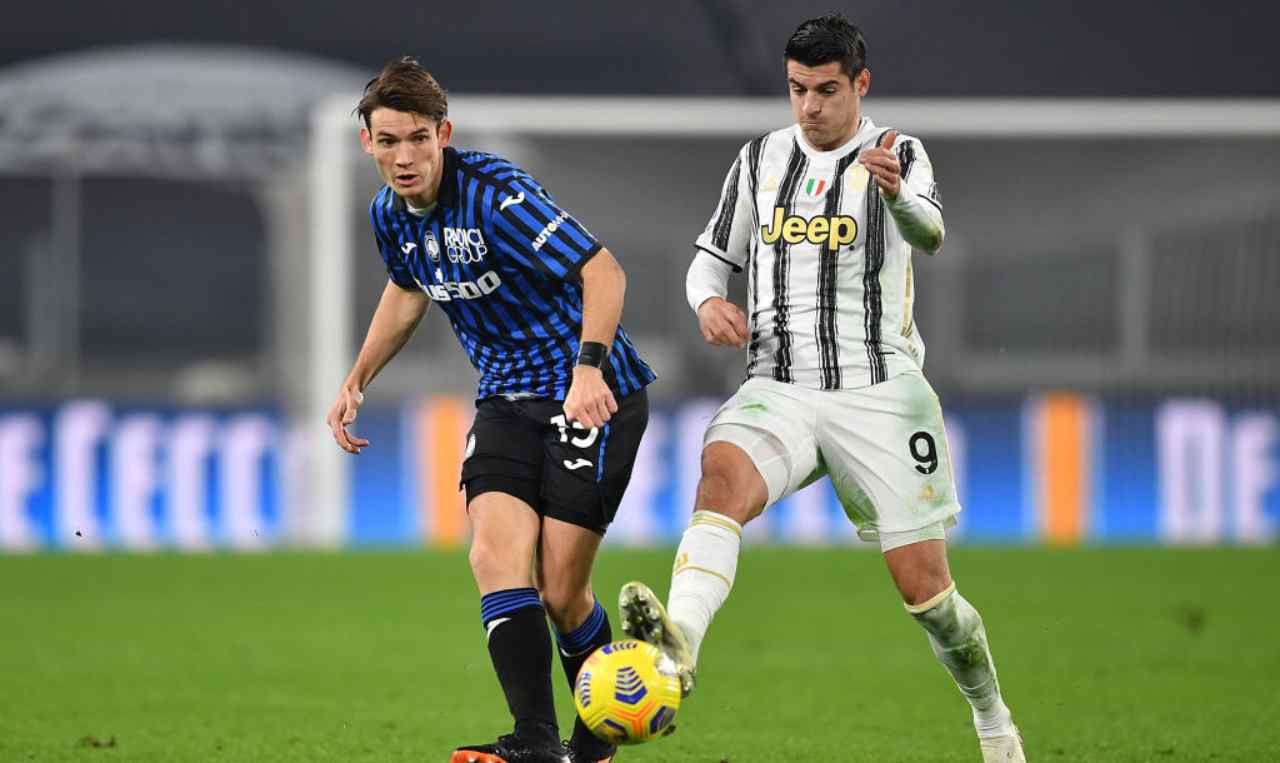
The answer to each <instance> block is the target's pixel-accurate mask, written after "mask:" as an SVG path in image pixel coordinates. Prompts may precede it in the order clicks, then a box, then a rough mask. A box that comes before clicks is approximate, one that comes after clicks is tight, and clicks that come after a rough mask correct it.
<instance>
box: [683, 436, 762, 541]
mask: <svg viewBox="0 0 1280 763" xmlns="http://www.w3.org/2000/svg"><path fill="white" fill-rule="evenodd" d="M714 446H715V443H713V444H712V446H710V447H708V448H707V449H706V450H704V451H703V453H702V477H701V479H699V480H698V496H697V502H696V508H697V509H699V510H703V511H714V512H716V513H717V514H723V515H725V516H727V517H729V518H730V519H732V520H734V521H736V522H737V523H738V524H741V525H745V524H746V523H747V522H749V521H751V520H752V519H754V518H755V517H757V516H759V515H760V512H762V511H763V510H764V504H765V502H766V501H767V500H768V490H767V488H764V487H763V479H762V478H760V477H758V475H757V474H756V472H755V466H754V465H753V464H752V463H751V461H750V460H749V459H747V457H746V455H745V454H741V453H740V452H739V454H737V457H736V458H735V457H734V456H731V455H729V454H726V453H725V452H724V451H723V450H720V449H717V448H715V447H714ZM752 477H756V479H755V480H754V481H753V480H752ZM755 482H759V483H760V484H758V485H757V484H754V483H755Z"/></svg>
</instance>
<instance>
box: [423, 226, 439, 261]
mask: <svg viewBox="0 0 1280 763" xmlns="http://www.w3.org/2000/svg"><path fill="white" fill-rule="evenodd" d="M426 243H427V256H429V257H430V258H431V261H432V262H439V261H440V242H438V241H436V234H434V233H432V232H431V231H427V240H426Z"/></svg>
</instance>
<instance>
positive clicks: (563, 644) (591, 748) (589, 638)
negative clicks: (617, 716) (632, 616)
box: [556, 599, 613, 756]
mask: <svg viewBox="0 0 1280 763" xmlns="http://www.w3.org/2000/svg"><path fill="white" fill-rule="evenodd" d="M610 641H613V629H612V628H610V627H609V616H608V615H606V614H605V612H604V607H601V606H600V601H599V599H597V600H596V606H595V608H594V609H592V610H591V614H589V615H587V619H586V620H584V621H583V623H582V625H579V626H578V627H577V628H574V629H573V630H572V631H570V632H569V633H563V634H562V633H557V634H556V642H557V644H558V646H559V652H560V664H561V665H563V666H564V675H565V678H567V679H569V690H570V691H573V683H574V681H575V680H577V678H578V672H579V671H580V670H582V663H584V662H586V661H587V658H588V657H590V656H591V653H592V652H594V651H595V650H597V649H599V648H600V647H602V646H604V645H605V644H607V643H609V642H610ZM573 744H574V746H575V747H577V748H578V750H580V751H582V752H583V753H586V754H587V755H588V756H591V755H593V754H599V755H605V754H607V753H608V752H609V750H611V749H612V747H613V746H612V745H610V744H609V743H607V742H603V741H601V740H600V739H599V738H597V737H596V735H595V734H592V733H591V732H590V731H589V730H588V729H587V727H586V726H584V725H583V724H582V719H581V718H578V717H576V716H575V717H574V720H573Z"/></svg>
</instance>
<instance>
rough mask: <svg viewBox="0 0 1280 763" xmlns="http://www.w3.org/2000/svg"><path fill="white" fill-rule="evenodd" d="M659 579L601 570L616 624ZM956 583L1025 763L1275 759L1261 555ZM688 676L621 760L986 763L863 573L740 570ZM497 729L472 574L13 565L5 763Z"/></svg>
mask: <svg viewBox="0 0 1280 763" xmlns="http://www.w3.org/2000/svg"><path fill="white" fill-rule="evenodd" d="M670 560H671V551H670V550H659V551H618V550H610V551H606V552H605V553H604V554H603V555H602V557H601V559H600V561H599V564H598V566H597V572H596V578H595V583H596V588H597V591H598V593H599V595H600V598H601V600H602V601H604V602H605V603H606V606H607V608H608V609H609V610H610V613H611V614H610V616H611V617H612V618H614V619H615V621H616V615H615V614H613V612H614V610H615V607H614V602H613V600H614V597H615V596H616V593H617V590H618V587H619V586H620V585H621V584H622V583H623V582H625V581H626V580H628V579H631V578H639V579H642V580H647V581H650V582H651V583H652V584H653V585H654V587H655V588H656V589H657V590H659V591H660V592H664V591H665V589H666V586H667V583H668V572H667V571H668V569H669V565H670ZM952 566H953V570H954V573H955V577H956V579H957V581H958V583H959V586H960V590H961V591H963V592H964V594H965V596H966V597H968V598H969V600H970V601H972V602H973V603H974V605H975V606H977V607H978V609H979V611H981V612H982V614H983V616H984V618H985V620H986V623H987V629H988V633H989V634H990V639H991V644H992V648H993V650H994V653H995V657H996V663H997V666H998V667H999V669H1000V675H1001V679H1002V683H1003V686H1004V691H1005V695H1006V697H1007V699H1008V701H1009V703H1010V705H1011V706H1012V708H1013V710H1014V713H1015V718H1016V719H1017V721H1018V723H1019V724H1020V725H1021V727H1022V729H1023V732H1024V737H1025V739H1026V744H1027V749H1028V755H1029V756H1030V758H1031V759H1032V760H1037V761H1044V760H1063V761H1111V760H1123V761H1176V760H1186V761H1202V760H1215V761H1219V760H1221V761H1226V760H1240V761H1258V760H1276V759H1280V699H1278V697H1280V628H1278V627H1277V626H1278V622H1277V616H1276V612H1277V603H1276V602H1277V596H1276V585H1277V582H1278V581H1280V552H1278V551H1277V550H1276V549H1253V550H1247V549H1237V550H1230V549H1217V550H1189V549H1188V550H1160V549H1083V550H1046V549H978V548H974V549H965V548H962V549H958V550H955V551H953V553H952ZM555 676H556V680H557V690H558V692H559V693H558V695H557V702H558V705H557V708H558V710H559V713H560V717H561V719H562V723H563V724H564V725H563V728H565V729H567V728H568V722H569V721H570V719H571V717H572V716H571V714H572V704H571V702H570V700H569V696H568V692H567V689H566V687H565V686H564V685H563V680H562V678H563V676H562V675H561V673H560V670H559V666H558V665H557V666H556V668H555ZM699 678H700V681H699V687H698V691H697V693H696V694H695V695H694V696H693V697H692V698H690V700H689V702H688V703H687V704H686V705H685V707H684V708H682V709H681V711H680V713H679V715H678V716H677V719H676V725H677V727H678V730H677V732H676V733H675V734H674V735H673V736H671V737H669V738H666V739H662V740H659V741H657V742H654V743H652V744H649V745H646V746H642V747H635V748H629V749H626V750H624V751H623V754H622V755H620V756H619V757H618V760H619V761H620V762H621V763H629V762H630V761H637V763H638V762H639V761H655V762H656V761H673V762H674V761H702V762H707V763H718V762H720V761H730V762H731V763H745V762H746V761H790V760H824V761H864V760H865V761H935V760H936V761H976V760H979V759H980V758H979V754H978V751H977V744H976V742H975V739H974V737H973V730H972V727H971V725H970V720H969V711H968V708H967V707H966V706H965V704H964V702H963V700H962V699H961V697H960V695H959V693H958V692H957V691H956V689H955V687H954V686H953V685H952V683H951V681H950V679H949V678H948V677H947V676H946V674H945V673H944V671H943V669H942V668H941V667H940V666H939V665H938V663H937V662H936V661H935V660H934V658H933V655H932V654H931V653H930V651H929V648H928V645H927V642H926V640H925V637H924V635H923V633H922V632H921V630H920V628H919V626H918V625H916V623H915V622H914V621H912V619H911V618H910V617H909V616H908V615H907V614H905V613H904V612H903V610H902V607H901V604H900V603H899V602H898V601H897V599H896V596H895V594H894V592H893V590H892V588H891V585H890V583H889V580H888V576H887V575H886V573H885V571H884V568H883V562H882V561H881V559H880V557H879V555H878V554H876V553H873V552H868V551H865V550H798V549H775V548H749V549H747V550H746V552H745V553H744V556H743V558H742V562H741V565H740V567H739V570H738V579H737V585H736V586H735V589H734V592H733V595H732V597H731V598H730V600H729V603H728V605H727V606H726V607H725V608H724V609H723V610H722V611H721V613H720V616H719V618H718V619H717V620H716V622H715V624H714V626H713V627H712V630H711V633H710V636H709V638H708V640H707V643H706V645H705V648H704V650H703V659H702V664H701V666H700V675H699ZM508 727H509V719H508V717H507V716H506V710H505V705H504V702H503V700H502V695H501V692H500V689H499V687H498V685H497V681H496V680H495V679H494V677H493V674H492V671H491V670H490V667H489V660H488V654H487V652H486V650H485V647H484V635H483V631H482V630H481V627H480V622H479V615H478V599H477V596H476V593H475V589H474V586H473V584H472V582H471V579H470V574H469V571H468V569H467V564H466V558H465V555H464V554H463V553H458V552H454V553H443V552H417V553H410V552H403V553H351V554H279V555H262V556H236V555H205V556H173V555H156V556H116V555H106V556H70V555H67V556H26V557H0V761H5V762H6V763H7V762H8V761H28V760H35V761H62V760H72V761H90V760H92V761H380V762H382V761H444V760H447V757H448V752H449V751H450V750H451V749H452V747H453V746H455V745H457V744H459V743H464V742H474V741H482V740H485V739H492V738H493V737H494V736H496V735H497V733H498V732H500V731H503V730H505V729H506V728H508Z"/></svg>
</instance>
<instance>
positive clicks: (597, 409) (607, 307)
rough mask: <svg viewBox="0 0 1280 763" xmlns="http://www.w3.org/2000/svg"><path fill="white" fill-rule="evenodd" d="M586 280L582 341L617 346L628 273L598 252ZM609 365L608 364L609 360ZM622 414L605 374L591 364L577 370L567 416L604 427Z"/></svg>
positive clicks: (566, 404) (605, 252) (605, 253)
mask: <svg viewBox="0 0 1280 763" xmlns="http://www.w3.org/2000/svg"><path fill="white" fill-rule="evenodd" d="M580 276H581V278H582V336H581V337H580V338H579V341H580V342H581V343H583V344H585V343H587V342H598V343H599V344H602V345H604V346H605V347H611V346H612V345H613V338H614V335H616V334H617V333H618V321H619V320H620V319H621V318H622V302H623V299H624V298H625V296H626V292H627V274H626V273H625V272H623V270H622V266H621V265H620V264H618V261H617V260H616V259H614V256H613V255H612V254H610V253H609V250H608V249H603V248H602V249H601V250H600V251H599V252H596V254H595V256H593V257H592V258H591V259H590V260H587V262H586V264H584V265H583V266H582V270H581V271H580ZM605 362H608V361H607V360H606V361H605ZM617 412H618V401H617V400H615V399H614V397H613V392H612V391H610V389H609V385H608V384H606V383H605V380H604V372H603V371H602V370H601V369H599V368H595V367H593V366H589V365H575V366H574V367H573V381H572V382H571V383H570V384H569V392H568V394H566V395H565V398H564V415H565V418H567V419H568V420H569V421H578V422H581V423H582V424H583V425H584V426H588V427H599V426H604V423H605V422H606V421H608V420H609V419H610V418H611V417H612V416H613V414H615V413H617Z"/></svg>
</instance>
